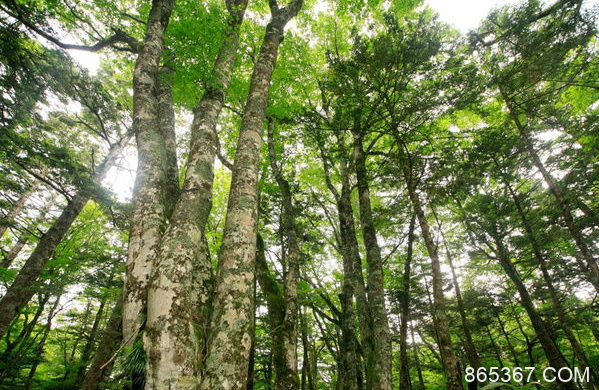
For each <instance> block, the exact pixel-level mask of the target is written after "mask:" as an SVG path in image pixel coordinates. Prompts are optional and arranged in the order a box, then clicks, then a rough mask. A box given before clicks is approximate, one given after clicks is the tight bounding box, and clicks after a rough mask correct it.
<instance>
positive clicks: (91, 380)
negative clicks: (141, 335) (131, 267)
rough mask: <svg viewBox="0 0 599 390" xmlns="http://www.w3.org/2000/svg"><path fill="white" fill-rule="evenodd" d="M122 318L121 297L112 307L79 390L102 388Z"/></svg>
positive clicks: (115, 346) (118, 343)
mask: <svg viewBox="0 0 599 390" xmlns="http://www.w3.org/2000/svg"><path fill="white" fill-rule="evenodd" d="M122 318H123V300H122V297H121V298H120V299H119V300H118V301H117V303H116V305H115V307H114V309H112V313H111V314H110V317H109V319H108V323H107V324H106V328H105V329H104V332H103V333H102V338H101V339H100V343H99V344H98V348H97V349H96V353H95V355H94V358H93V359H92V362H91V364H90V366H89V369H88V370H87V374H86V376H85V381H84V382H83V385H82V386H81V390H101V389H103V388H104V384H103V382H104V381H105V380H106V379H107V378H108V376H109V375H110V372H111V371H112V365H113V361H114V354H116V353H117V351H118V349H119V345H120V343H121V340H122Z"/></svg>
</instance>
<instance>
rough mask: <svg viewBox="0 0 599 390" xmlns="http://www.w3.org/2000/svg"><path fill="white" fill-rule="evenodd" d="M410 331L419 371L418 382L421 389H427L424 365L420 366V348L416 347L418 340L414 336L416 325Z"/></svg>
mask: <svg viewBox="0 0 599 390" xmlns="http://www.w3.org/2000/svg"><path fill="white" fill-rule="evenodd" d="M410 332H411V334H412V349H413V351H414V361H415V362H416V371H417V372H418V383H420V390H425V389H426V386H425V385H424V377H423V376H422V367H421V366H420V358H419V357H418V348H416V340H415V338H414V327H413V326H410Z"/></svg>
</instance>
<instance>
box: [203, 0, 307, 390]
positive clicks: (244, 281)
mask: <svg viewBox="0 0 599 390" xmlns="http://www.w3.org/2000/svg"><path fill="white" fill-rule="evenodd" d="M269 4H270V5H271V14H272V18H271V21H270V22H269V24H268V26H267V27H266V34H265V36H264V40H263V41H262V46H261V48H260V53H259V55H258V60H257V62H256V65H255V67H254V73H253V74H252V80H251V82H250V89H249V93H248V98H247V101H246V105H245V108H244V112H243V117H242V120H241V129H240V132H239V140H238V143H237V151H236V155H235V162H234V165H233V174H232V179H231V190H230V192H229V202H228V205H227V217H226V221H225V229H224V233H223V240H222V244H221V252H220V254H219V258H218V269H217V275H216V284H215V292H214V298H213V302H212V305H213V311H212V316H211V320H210V330H211V332H210V334H209V336H208V341H207V345H208V348H207V351H208V352H207V355H206V360H205V366H204V367H205V369H204V374H203V376H202V383H201V389H204V390H217V389H223V390H224V389H227V390H228V389H231V390H233V389H235V390H241V389H243V388H245V385H246V377H247V365H248V358H249V354H250V345H251V340H252V337H251V335H250V333H251V332H252V331H253V329H252V326H251V325H252V310H254V302H253V296H254V294H253V287H254V283H253V281H254V268H255V267H254V259H255V255H256V233H257V224H258V173H259V168H260V147H261V145H262V139H261V134H262V127H263V125H264V116H265V112H266V107H267V100H268V91H269V88H270V81H271V78H272V73H273V71H274V68H275V64H276V61H277V55H278V49H279V45H280V43H281V41H282V39H283V33H284V28H285V25H286V24H287V22H289V20H291V18H293V17H294V16H295V15H296V14H297V13H298V12H299V10H300V8H301V6H302V0H293V1H292V2H291V3H290V4H289V5H288V6H286V7H285V8H279V7H278V6H277V5H276V2H275V1H271V2H270V3H269Z"/></svg>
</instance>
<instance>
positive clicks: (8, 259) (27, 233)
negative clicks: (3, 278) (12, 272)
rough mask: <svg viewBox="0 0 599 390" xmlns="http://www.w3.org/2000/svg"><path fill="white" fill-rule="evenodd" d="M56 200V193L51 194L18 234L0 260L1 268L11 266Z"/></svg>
mask: <svg viewBox="0 0 599 390" xmlns="http://www.w3.org/2000/svg"><path fill="white" fill-rule="evenodd" d="M57 198H58V194H57V193H53V194H52V196H51V197H50V199H49V200H48V201H47V202H46V203H45V204H44V206H43V207H42V209H41V210H40V211H39V214H38V216H37V217H36V218H35V220H33V221H32V222H31V223H30V224H29V225H28V226H27V227H26V228H25V229H24V230H23V231H22V232H21V234H19V238H18V239H17V242H16V243H15V244H14V245H13V247H12V248H10V250H9V251H8V252H7V253H5V254H4V258H3V259H2V267H3V268H8V267H10V266H11V265H12V263H13V262H14V261H15V260H16V258H17V257H18V256H19V253H21V251H22V250H23V248H24V247H25V245H27V243H28V242H29V240H30V239H31V238H32V236H34V234H33V231H35V230H36V229H37V228H38V226H39V224H40V223H42V222H43V221H45V220H46V217H47V216H48V212H49V211H50V209H51V208H52V206H54V205H55V204H56V199H57Z"/></svg>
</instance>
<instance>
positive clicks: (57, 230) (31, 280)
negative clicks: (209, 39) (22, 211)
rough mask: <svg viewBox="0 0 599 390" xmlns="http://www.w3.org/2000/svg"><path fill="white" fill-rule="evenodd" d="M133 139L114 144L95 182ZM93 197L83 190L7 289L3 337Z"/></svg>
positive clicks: (0, 324)
mask: <svg viewBox="0 0 599 390" xmlns="http://www.w3.org/2000/svg"><path fill="white" fill-rule="evenodd" d="M130 138H131V135H130V134H127V135H125V136H124V137H123V138H122V139H121V140H120V141H119V142H117V143H115V144H113V145H112V147H111V148H110V150H109V151H108V154H107V155H106V157H105V158H104V161H103V162H102V164H100V166H99V167H98V169H97V170H96V172H95V173H94V175H93V180H94V181H95V182H96V183H99V182H101V181H102V179H103V178H104V176H105V175H106V173H107V172H108V169H109V168H110V167H111V166H112V164H113V163H114V162H115V160H116V159H117V157H118V155H119V154H120V152H121V151H122V149H123V148H124V147H125V146H126V144H127V142H128V141H129V139H130ZM89 198H90V190H89V189H87V188H82V189H80V190H79V191H77V193H76V194H75V196H73V198H72V199H71V200H70V202H69V203H68V204H67V205H66V207H65V208H64V209H63V210H62V213H61V214H60V215H59V216H58V218H57V219H56V220H55V221H54V223H53V224H52V226H51V227H50V228H49V229H48V231H47V232H46V233H45V234H44V235H43V236H42V238H41V239H40V241H39V243H38V244H37V246H36V247H35V249H34V251H33V252H32V253H31V255H30V256H29V258H28V259H27V261H26V262H25V264H24V265H23V267H22V268H21V270H20V271H19V274H18V275H17V277H16V278H15V280H14V282H13V284H12V285H11V286H10V287H9V288H8V290H7V291H6V294H5V295H4V296H3V297H2V300H0V313H2V316H0V338H1V337H2V336H4V333H5V332H6V329H7V328H8V326H9V324H10V322H11V321H12V320H13V319H14V318H15V316H16V315H17V313H18V312H19V310H20V309H21V308H22V307H23V306H24V305H25V304H27V302H29V300H30V299H31V297H32V296H33V294H34V293H35V283H36V281H37V280H38V278H39V277H40V275H41V273H42V271H43V270H44V268H45V266H46V264H47V263H48V261H49V260H50V258H51V257H52V255H54V252H55V251H56V247H57V246H58V244H59V243H60V241H61V240H62V238H63V237H64V235H65V234H66V233H67V231H68V230H69V228H70V227H71V225H72V224H73V222H74V221H75V219H76V218H77V216H78V215H79V213H80V212H81V210H83V207H84V206H85V205H86V204H87V201H88V200H89Z"/></svg>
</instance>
